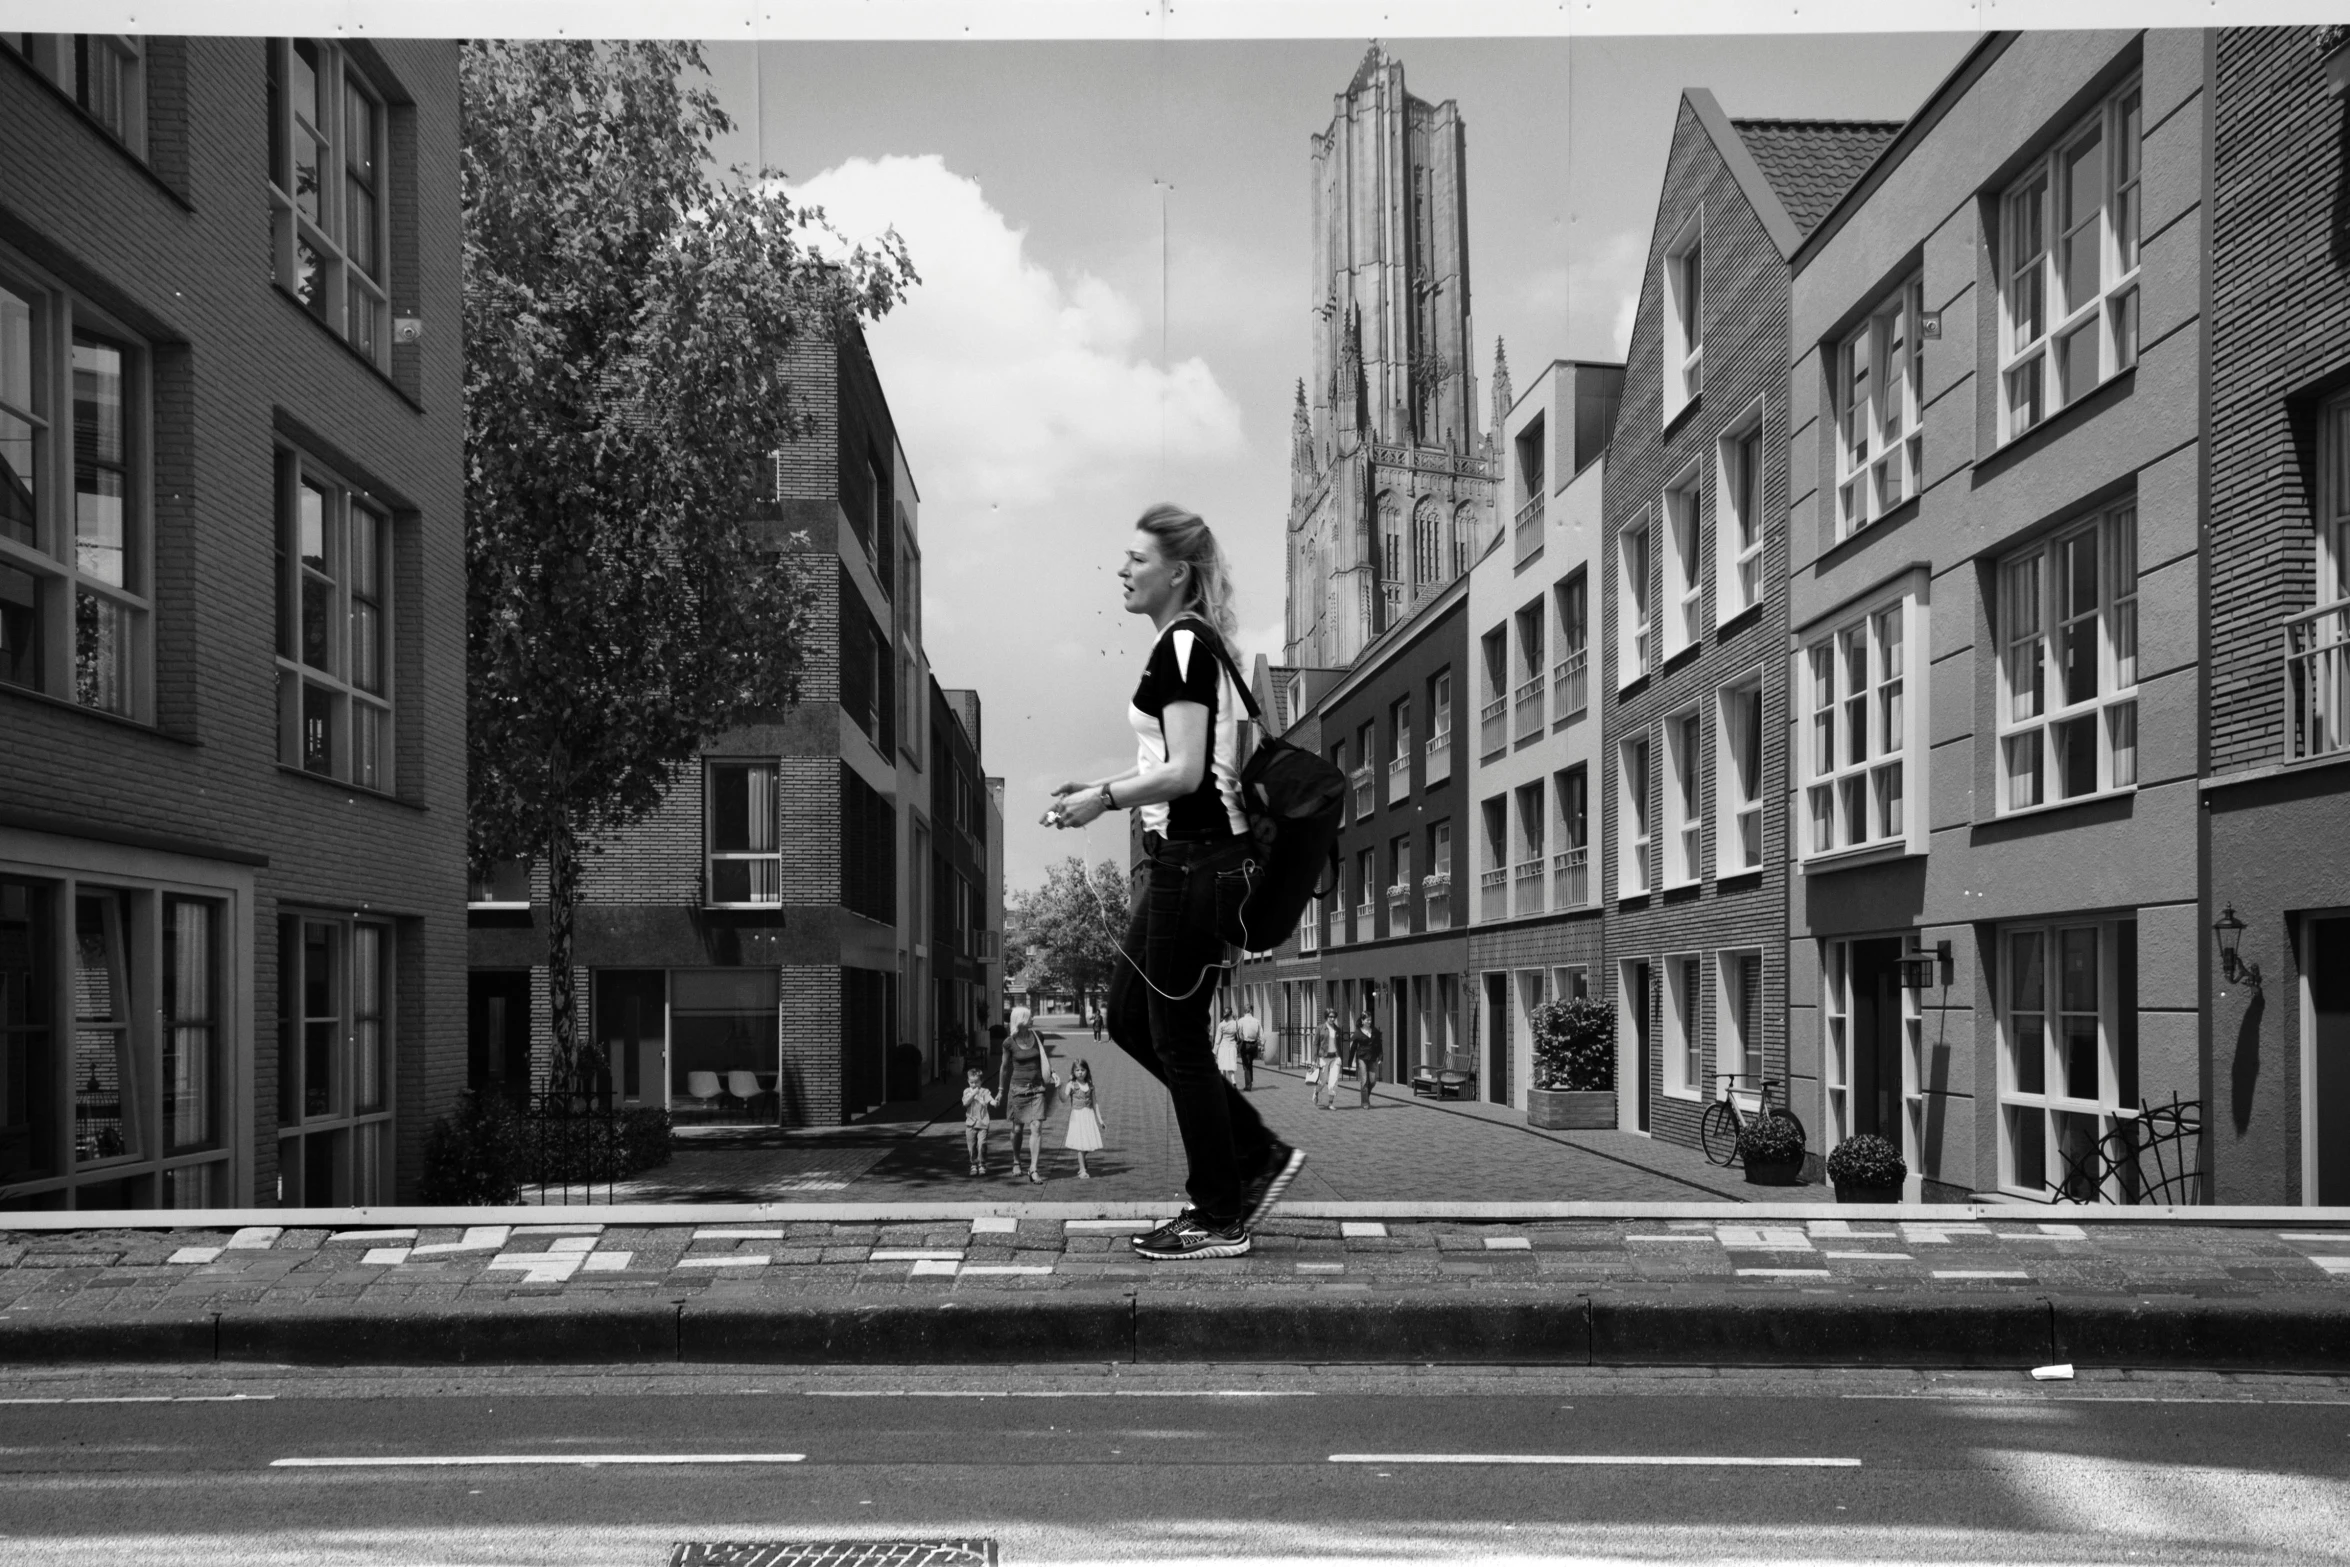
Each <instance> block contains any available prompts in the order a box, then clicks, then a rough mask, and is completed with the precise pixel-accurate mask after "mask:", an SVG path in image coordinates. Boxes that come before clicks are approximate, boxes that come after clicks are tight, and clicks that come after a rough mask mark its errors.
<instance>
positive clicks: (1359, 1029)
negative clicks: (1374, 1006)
mask: <svg viewBox="0 0 2350 1567" xmlns="http://www.w3.org/2000/svg"><path fill="white" fill-rule="evenodd" d="M1384 1050H1385V1043H1384V1041H1382V1040H1381V1039H1380V1037H1379V1018H1378V1015H1377V1014H1376V1013H1373V1012H1369V1011H1365V1012H1361V1013H1358V1014H1356V1016H1355V1071H1356V1073H1357V1074H1358V1075H1357V1078H1356V1086H1358V1087H1359V1088H1361V1089H1362V1091H1363V1099H1362V1104H1361V1106H1360V1108H1362V1109H1365V1110H1368V1109H1370V1108H1371V1085H1372V1084H1373V1083H1376V1082H1377V1081H1379V1062H1380V1059H1381V1056H1382V1054H1383V1052H1384Z"/></svg>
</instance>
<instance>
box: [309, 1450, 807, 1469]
mask: <svg viewBox="0 0 2350 1567" xmlns="http://www.w3.org/2000/svg"><path fill="white" fill-rule="evenodd" d="M807 1456H808V1455H807V1454H805V1453H439V1454H430V1455H418V1456H414V1457H385V1456H374V1455H367V1456H360V1457H351V1458H273V1459H271V1460H270V1461H269V1467H270V1468H272V1469H447V1468H455V1467H459V1466H466V1467H472V1466H481V1465H497V1464H515V1465H521V1464H531V1465H541V1464H562V1465H564V1466H566V1467H573V1468H587V1469H592V1468H595V1467H597V1466H598V1465H602V1464H796V1463H800V1462H802V1461H803V1460H804V1459H806V1458H807Z"/></svg>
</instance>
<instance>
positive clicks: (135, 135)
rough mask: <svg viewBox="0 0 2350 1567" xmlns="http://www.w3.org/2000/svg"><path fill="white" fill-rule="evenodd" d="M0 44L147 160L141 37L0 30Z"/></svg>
mask: <svg viewBox="0 0 2350 1567" xmlns="http://www.w3.org/2000/svg"><path fill="white" fill-rule="evenodd" d="M0 48H7V49H13V50H14V51H16V53H18V54H20V55H22V56H23V57H24V60H25V63H26V64H28V65H30V66H31V67H32V68H33V69H34V70H35V71H38V72H39V73H40V74H41V75H43V76H45V77H47V78H48V79H49V80H50V81H51V82H53V83H54V84H56V87H57V90H58V91H60V92H62V93H64V94H65V95H66V96H67V97H68V98H71V99H72V100H73V101H74V102H75V103H77V104H79V105H80V106H81V108H82V110H83V112H85V113H87V114H88V115H89V116H90V118H91V119H93V120H95V121H97V122H98V124H99V125H100V126H101V127H103V128H104V130H105V131H106V134H107V135H109V136H111V137H113V138H114V139H115V140H116V141H118V142H121V143H122V144H123V146H125V147H127V148H129V149H130V151H131V152H132V153H133V154H134V155H135V156H137V157H138V158H139V159H140V160H141V161H142V162H143V161H145V159H146V157H147V72H146V68H147V59H146V56H147V51H146V40H145V39H143V38H137V37H132V36H129V35H120V34H108V33H0Z"/></svg>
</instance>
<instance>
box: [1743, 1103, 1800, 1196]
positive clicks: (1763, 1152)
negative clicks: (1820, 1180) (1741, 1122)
mask: <svg viewBox="0 0 2350 1567" xmlns="http://www.w3.org/2000/svg"><path fill="white" fill-rule="evenodd" d="M1738 1158H1739V1162H1740V1163H1742V1164H1744V1165H1745V1166H1746V1179H1747V1180H1748V1181H1750V1182H1752V1183H1753V1184H1754V1185H1756V1186H1794V1185H1798V1184H1799V1183H1800V1182H1801V1181H1802V1178H1803V1128H1802V1126H1801V1125H1799V1124H1798V1123H1796V1122H1795V1121H1793V1120H1791V1119H1789V1118H1788V1117H1786V1116H1783V1115H1766V1116H1760V1117H1758V1118H1756V1119H1754V1120H1752V1121H1749V1122H1747V1123H1746V1125H1745V1126H1744V1127H1743V1128H1741V1129H1740V1131H1739V1133H1738Z"/></svg>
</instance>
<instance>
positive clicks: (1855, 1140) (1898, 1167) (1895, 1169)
mask: <svg viewBox="0 0 2350 1567" xmlns="http://www.w3.org/2000/svg"><path fill="white" fill-rule="evenodd" d="M1908 1175H1909V1166H1908V1165H1906V1164H1904V1163H1902V1162H1901V1150H1900V1149H1898V1148H1896V1147H1894V1146H1893V1145H1892V1144H1891V1143H1889V1142H1887V1141H1886V1140H1885V1139H1884V1138H1882V1137H1879V1136H1877V1135H1876V1134H1875V1133H1874V1132H1860V1133H1856V1134H1855V1135H1853V1136H1851V1137H1847V1138H1845V1139H1844V1141H1842V1142H1840V1143H1838V1144H1837V1145H1836V1151H1835V1152H1834V1153H1831V1154H1829V1155H1828V1179H1829V1180H1830V1181H1832V1182H1834V1183H1835V1186H1836V1200H1837V1201H1838V1202H1899V1201H1901V1183H1902V1181H1903V1180H1904V1179H1906V1178H1907V1177H1908Z"/></svg>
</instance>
